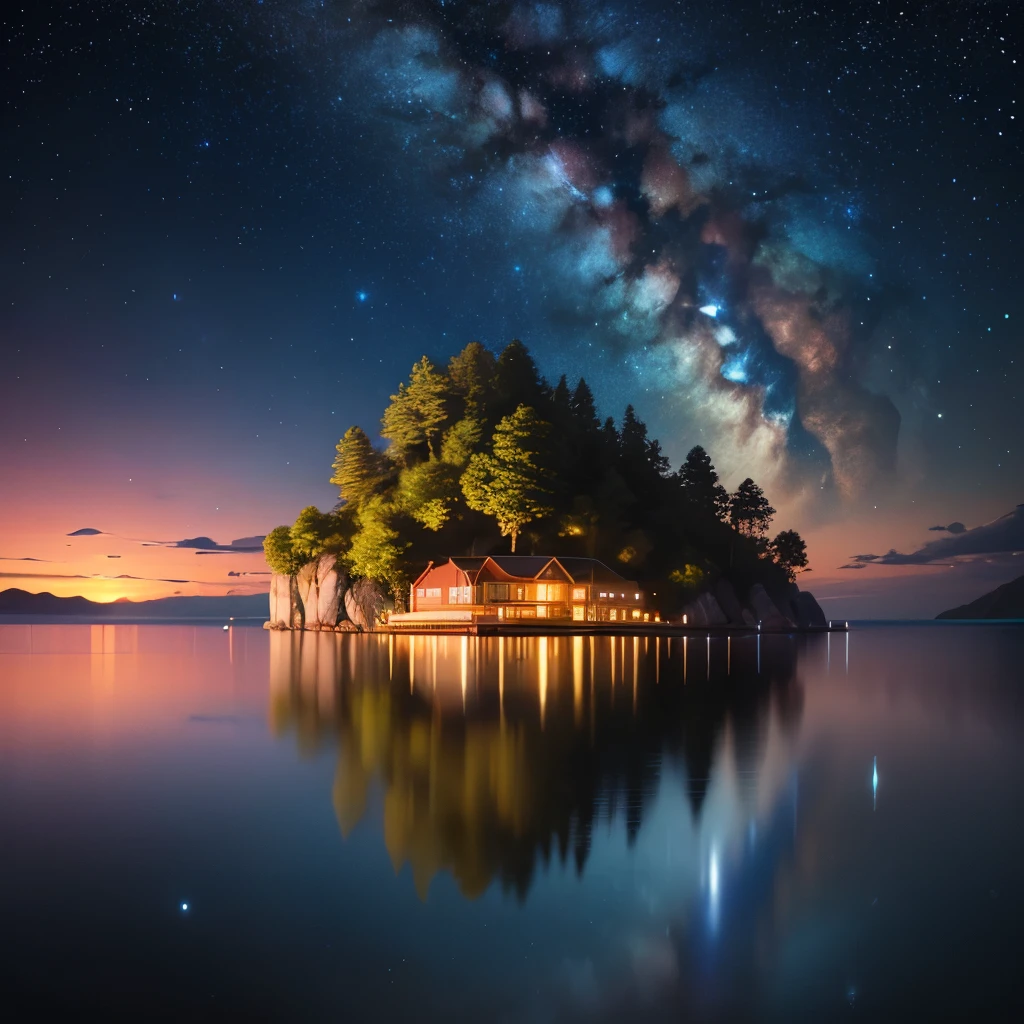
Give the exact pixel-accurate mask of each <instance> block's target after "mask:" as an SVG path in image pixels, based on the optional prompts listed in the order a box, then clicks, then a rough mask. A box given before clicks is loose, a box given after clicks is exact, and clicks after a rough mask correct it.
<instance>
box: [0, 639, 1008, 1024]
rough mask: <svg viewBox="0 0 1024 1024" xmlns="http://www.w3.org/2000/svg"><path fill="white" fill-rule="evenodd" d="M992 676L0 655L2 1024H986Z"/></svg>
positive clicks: (482, 651) (975, 644)
mask: <svg viewBox="0 0 1024 1024" xmlns="http://www.w3.org/2000/svg"><path fill="white" fill-rule="evenodd" d="M1022 655H1024V630H1022V629H1020V628H1019V627H1009V626H972V627H967V626H952V625H947V626H901V627H874V626H873V627H868V628H862V629H856V630H854V631H853V632H852V633H851V634H849V635H848V636H846V635H839V634H837V635H833V636H814V637H805V638H799V637H797V638H792V637H767V636H766V637H763V638H761V640H760V643H759V642H758V641H757V640H756V639H755V638H749V639H733V640H732V641H727V640H725V639H719V638H715V639H712V640H710V641H706V640H705V639H704V638H699V639H696V640H693V639H691V640H689V641H688V642H686V644H685V645H684V642H683V641H682V640H680V639H674V640H672V642H671V644H669V643H668V642H667V641H664V640H662V641H661V642H660V643H656V642H655V641H654V640H645V639H639V640H633V639H631V638H627V639H616V638H589V637H587V638H571V637H562V638H559V639H557V640H556V639H554V638H551V639H547V640H543V639H536V638H531V639H511V638H506V639H501V640H499V639H481V640H476V639H469V638H466V639H463V638H459V637H447V638H446V637H437V638H408V637H400V638H388V637H386V636H362V637H360V636H334V635H330V636H328V635H323V636H321V635H317V634H308V635H291V634H268V633H266V632H264V631H262V630H258V629H249V628H233V629H231V630H230V631H227V632H225V631H223V630H222V629H221V628H220V626H217V627H194V626H122V625H117V626H93V627H89V626H58V625H37V626H33V627H29V626H23V625H8V626H0V821H2V822H3V827H2V832H0V863H2V866H3V871H2V874H0V878H2V881H0V920H2V922H3V928H2V930H0V983H2V986H3V988H2V991H3V993H4V1000H5V1007H7V1008H8V1010H9V1008H10V1007H15V1008H16V1010H17V1012H16V1016H17V1017H18V1019H44V1018H52V1017H54V1016H59V1015H62V1014H69V1013H71V1012H75V1013H76V1014H78V1013H82V1012H89V1011H92V1012H94V1013H96V1014H101V1013H102V1014H103V1015H105V1016H106V1017H110V1016H112V1015H113V1016H126V1017H127V1016H130V1017H132V1018H134V1019H140V1018H141V1019H173V1020H179V1019H184V1018H188V1019H190V1020H202V1019H210V1020H213V1019H224V1017H225V1016H231V1017H236V1018H240V1019H247V1020H289V1021H297V1020H303V1021H304V1020H311V1021H321V1020H322V1021H327V1020H331V1021H335V1020H344V1021H363V1020H366V1021H380V1020H409V1019H416V1020H418V1021H435V1020H436V1021H456V1020H457V1021H502V1022H506V1021H507V1022H520V1021H541V1022H546V1021H577V1020H601V1021H606V1020H629V1021H648V1020H650V1021H662V1020H665V1021H669V1020H671V1021H678V1020H735V1019H739V1020H742V1019H758V1020H780V1021H793V1020H809V1021H810V1020H813V1021H821V1020H833V1019H835V1020H839V1019H846V1018H848V1017H851V1016H856V1017H864V1018H866V1019H871V1020H878V1019H899V1020H905V1019H936V1018H950V1017H952V1018H958V1017H959V1018H967V1017H970V1018H972V1019H997V1020H1005V1019H1010V1018H1012V1017H1014V1016H1016V1015H1018V1014H1019V1013H1020V1011H1021V1008H1022V1005H1024V997H1022V993H1021V988H1020V984H1019V982H1018V977H1017V964H1018V960H1019V958H1020V956H1021V953H1022V952H1024V949H1022V940H1021V938H1020V934H1021V933H1020V925H1019V922H1020V917H1021V912H1022V910H1024V891H1022V881H1021V865H1022V864H1024V824H1022V818H1021V811H1022V797H1021V781H1022V779H1024V772H1022V768H1024V743H1022V740H1024V702H1022V690H1021V680H1020V668H1019V666H1020V665H1021V658H1022ZM6 1012H7V1011H6V1010H5V1015H6Z"/></svg>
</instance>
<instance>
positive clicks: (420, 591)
mask: <svg viewBox="0 0 1024 1024" xmlns="http://www.w3.org/2000/svg"><path fill="white" fill-rule="evenodd" d="M424 593H425V591H424V590H423V588H422V587H417V588H416V596H417V597H423V595H424Z"/></svg>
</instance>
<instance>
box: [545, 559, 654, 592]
mask: <svg viewBox="0 0 1024 1024" xmlns="http://www.w3.org/2000/svg"><path fill="white" fill-rule="evenodd" d="M558 561H559V562H560V563H561V564H562V566H563V568H564V569H565V571H566V572H567V573H568V574H569V576H570V577H571V578H572V581H573V583H611V584H615V585H618V584H620V583H621V584H623V585H624V586H625V585H627V584H628V586H630V587H635V586H636V582H635V581H633V580H627V579H626V577H625V576H620V575H619V574H618V573H617V572H616V571H615V570H614V569H609V568H608V566H607V565H605V564H604V562H599V561H598V560H597V559H596V558H559V559H558Z"/></svg>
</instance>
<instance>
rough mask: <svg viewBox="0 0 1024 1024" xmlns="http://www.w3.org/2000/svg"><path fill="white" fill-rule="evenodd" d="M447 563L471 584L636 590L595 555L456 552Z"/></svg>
mask: <svg viewBox="0 0 1024 1024" xmlns="http://www.w3.org/2000/svg"><path fill="white" fill-rule="evenodd" d="M449 562H450V563H451V564H452V565H454V566H455V567H456V568H457V569H459V570H461V571H462V572H464V573H465V574H466V577H467V579H468V580H469V581H470V583H471V584H472V585H474V586H475V585H476V584H477V583H479V582H480V579H481V577H482V578H483V579H491V580H496V581H501V582H503V581H512V580H565V581H568V582H570V583H590V584H596V585H600V584H605V585H610V586H616V587H617V586H621V587H624V588H626V589H636V583H635V582H634V581H633V580H627V579H626V578H625V577H624V576H620V575H619V574H618V573H617V572H615V571H614V570H613V569H609V568H608V566H607V565H605V564H604V562H599V561H598V560H597V559H596V558H552V557H551V555H457V556H456V557H454V558H451V559H449ZM431 568H437V566H434V565H433V563H431V565H429V566H427V569H426V570H425V571H424V572H423V573H422V574H421V575H420V577H419V579H418V580H417V581H416V582H417V583H418V582H419V580H421V579H422V578H423V576H425V575H426V573H427V572H429V571H430V569H431Z"/></svg>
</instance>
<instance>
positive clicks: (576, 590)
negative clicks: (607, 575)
mask: <svg viewBox="0 0 1024 1024" xmlns="http://www.w3.org/2000/svg"><path fill="white" fill-rule="evenodd" d="M572 599H573V600H574V601H586V599H587V588H586V587H573V588H572Z"/></svg>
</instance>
